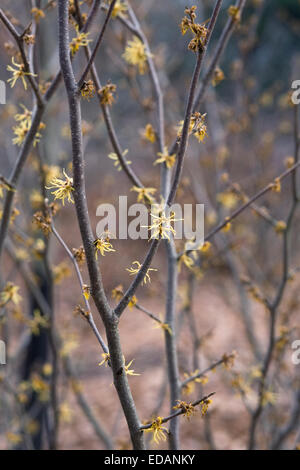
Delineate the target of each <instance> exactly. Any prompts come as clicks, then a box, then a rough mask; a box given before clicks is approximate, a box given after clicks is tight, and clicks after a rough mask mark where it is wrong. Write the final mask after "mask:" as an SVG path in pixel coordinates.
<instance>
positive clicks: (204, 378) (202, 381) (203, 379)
mask: <svg viewBox="0 0 300 470" xmlns="http://www.w3.org/2000/svg"><path fill="white" fill-rule="evenodd" d="M194 373H195V372H194ZM195 382H196V383H198V384H202V385H206V384H207V382H208V377H207V375H203V376H201V377H197V379H195Z"/></svg>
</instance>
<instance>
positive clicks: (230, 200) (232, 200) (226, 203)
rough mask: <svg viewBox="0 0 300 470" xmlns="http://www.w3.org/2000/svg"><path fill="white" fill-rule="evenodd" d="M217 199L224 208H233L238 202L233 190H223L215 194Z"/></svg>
mask: <svg viewBox="0 0 300 470" xmlns="http://www.w3.org/2000/svg"><path fill="white" fill-rule="evenodd" d="M217 201H218V202H219V203H220V204H222V206H223V207H226V209H230V210H231V209H234V208H235V207H236V205H237V204H238V202H239V198H238V196H237V195H236V194H235V193H234V192H233V191H224V192H223V193H219V194H217Z"/></svg>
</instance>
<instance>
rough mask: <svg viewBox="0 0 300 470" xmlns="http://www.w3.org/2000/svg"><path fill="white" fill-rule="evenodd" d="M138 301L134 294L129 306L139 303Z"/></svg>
mask: <svg viewBox="0 0 300 470" xmlns="http://www.w3.org/2000/svg"><path fill="white" fill-rule="evenodd" d="M137 301H138V300H137V298H136V296H135V295H134V296H132V297H131V299H130V301H129V304H128V307H129V308H133V307H134V306H135V305H136V304H137Z"/></svg>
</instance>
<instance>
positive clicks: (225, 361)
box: [222, 351, 237, 370]
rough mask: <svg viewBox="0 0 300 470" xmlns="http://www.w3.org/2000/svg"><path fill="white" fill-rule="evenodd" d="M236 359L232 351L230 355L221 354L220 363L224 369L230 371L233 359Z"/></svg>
mask: <svg viewBox="0 0 300 470" xmlns="http://www.w3.org/2000/svg"><path fill="white" fill-rule="evenodd" d="M236 357H237V353H236V351H233V352H232V353H231V354H226V353H225V354H223V356H222V361H223V366H224V367H225V369H227V370H230V369H231V368H232V367H233V366H234V362H235V359H236Z"/></svg>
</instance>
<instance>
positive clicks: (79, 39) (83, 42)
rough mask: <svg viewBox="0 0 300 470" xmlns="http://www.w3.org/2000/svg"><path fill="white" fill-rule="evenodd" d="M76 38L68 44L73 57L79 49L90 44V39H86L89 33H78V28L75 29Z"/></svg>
mask: <svg viewBox="0 0 300 470" xmlns="http://www.w3.org/2000/svg"><path fill="white" fill-rule="evenodd" d="M76 34H77V35H76V37H75V38H73V39H72V41H71V42H70V51H71V54H72V55H74V54H76V52H77V51H78V50H79V48H80V47H86V46H88V45H89V43H90V42H92V40H91V39H88V35H89V34H90V33H80V32H79V29H78V27H76Z"/></svg>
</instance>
